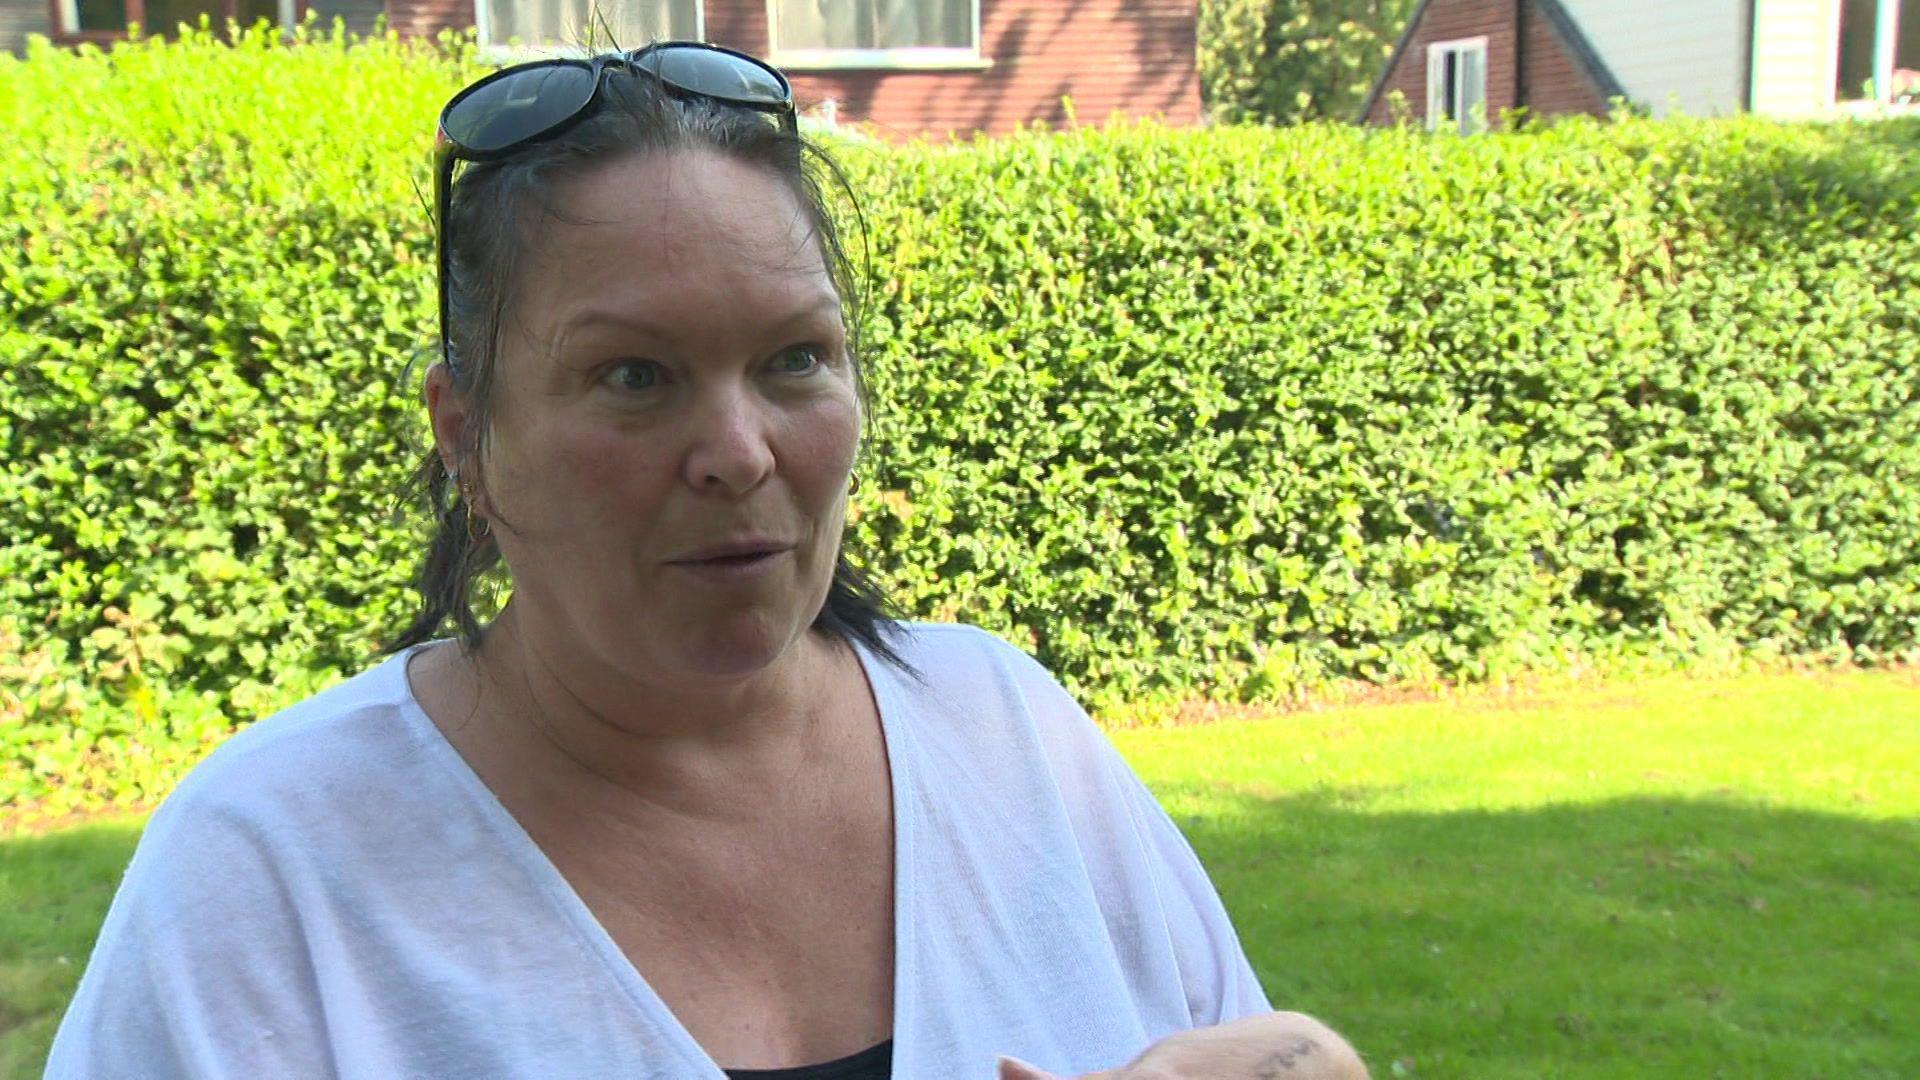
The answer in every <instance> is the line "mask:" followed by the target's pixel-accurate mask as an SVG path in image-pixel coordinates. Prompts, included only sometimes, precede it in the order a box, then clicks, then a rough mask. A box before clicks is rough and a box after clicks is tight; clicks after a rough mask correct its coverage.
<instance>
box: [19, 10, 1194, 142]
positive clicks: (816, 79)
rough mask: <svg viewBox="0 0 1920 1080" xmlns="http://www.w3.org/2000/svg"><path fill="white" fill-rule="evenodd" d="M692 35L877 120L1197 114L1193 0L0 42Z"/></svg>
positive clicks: (616, 16)
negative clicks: (297, 35)
mask: <svg viewBox="0 0 1920 1080" xmlns="http://www.w3.org/2000/svg"><path fill="white" fill-rule="evenodd" d="M589 11H592V12H594V15H595V20H596V22H604V23H605V24H606V27H607V28H608V29H609V30H610V31H611V33H612V35H613V39H614V40H616V41H620V42H622V43H639V42H645V41H648V40H652V39H655V38H668V37H672V38H697V39H702V40H707V41H713V42H717V43H719V44H723V45H730V46H732V47H734V48H737V49H741V50H743V51H745V52H749V53H752V54H754V55H756V56H765V57H768V58H770V59H771V60H772V61H773V62H774V63H775V64H777V65H779V66H780V67H781V68H782V69H783V70H785V71H786V72H787V73H788V74H789V75H790V76H791V77H792V79H793V83H794V92H795V94H796V96H797V97H798V99H799V101H800V104H801V106H802V107H803V108H805V109H808V110H810V111H812V112H814V113H816V114H819V115H825V116H827V117H830V118H835V119H838V120H841V121H846V120H857V121H866V122H870V123H871V124H873V125H874V126H875V127H876V128H877V129H878V130H879V131H881V132H882V133H883V134H888V135H913V134H935V135H938V134H944V133H948V132H954V133H960V134H966V133H970V132H975V131H980V132H986V133H989V134H999V133H1003V132H1006V131H1009V130H1011V129H1013V128H1015V127H1017V126H1019V125H1021V124H1026V123H1031V122H1035V121H1039V122H1043V123H1048V124H1061V123H1064V122H1066V120H1067V119H1068V115H1069V114H1068V106H1067V105H1065V104H1064V103H1063V99H1070V100H1071V102H1072V105H1071V110H1072V114H1073V115H1075V116H1077V117H1079V118H1080V119H1081V120H1083V121H1088V122H1098V121H1100V120H1104V119H1105V118H1106V117H1107V116H1108V115H1110V114H1112V113H1115V112H1120V113H1125V114H1128V115H1135V116H1143V115H1156V116H1160V117H1162V118H1164V119H1166V120H1167V121H1169V122H1171V123H1175V124H1191V123H1196V122H1198V121H1199V119H1200V82H1199V74H1198V70H1197V67H1196V61H1195V55H1194V48H1195V22H1196V19H1197V0H0V48H12V49H15V50H18V49H19V48H21V47H22V45H23V44H24V42H25V37H26V35H27V34H28V33H40V34H47V35H49V36H51V37H52V38H54V39H55V40H56V41H67V42H72V41H95V42H108V41H112V40H115V39H117V38H120V37H123V36H125V33H126V27H127V24H128V23H129V22H140V23H142V24H143V25H150V26H168V25H174V24H176V23H178V22H181V21H192V20H194V19H196V18H198V16H199V15H200V14H202V13H207V14H210V15H212V16H213V18H215V19H216V20H220V19H225V18H237V19H239V20H241V21H243V22H252V21H254V20H257V19H260V18H268V19H274V20H277V21H279V22H280V23H281V24H283V25H292V24H293V23H294V22H296V21H297V20H299V19H300V18H303V17H305V16H306V15H308V14H309V13H311V14H313V15H315V16H318V17H319V18H321V19H322V20H326V21H330V20H332V19H334V18H336V17H338V18H340V19H342V20H344V21H345V22H346V24H347V25H348V27H349V28H351V29H356V30H361V31H364V30H367V29H370V28H372V27H373V26H374V25H375V21H376V20H377V19H378V18H379V17H381V16H385V17H386V19H387V20H388V22H389V23H390V24H391V25H392V26H393V27H394V28H395V29H396V30H398V31H399V32H400V33H402V34H412V35H430V34H434V33H436V32H438V31H440V30H442V29H445V28H449V27H454V28H465V27H476V28H477V29H478V31H479V33H480V38H481V41H482V42H483V43H485V44H487V45H488V46H490V48H491V49H492V51H493V52H495V53H496V54H497V55H498V56H499V58H500V59H502V60H508V59H518V58H525V57H528V56H533V55H538V54H539V51H540V50H541V49H543V48H547V49H551V48H555V47H558V48H565V47H566V46H569V45H573V44H577V43H578V42H580V41H582V40H583V39H584V37H585V29H586V24H587V18H588V13H589Z"/></svg>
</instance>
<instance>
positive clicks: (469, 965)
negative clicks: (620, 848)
mask: <svg viewBox="0 0 1920 1080" xmlns="http://www.w3.org/2000/svg"><path fill="white" fill-rule="evenodd" d="M895 641H896V646H897V647H898V648H899V650H900V652H901V653H902V655H903V656H904V657H905V658H906V659H907V660H908V662H909V663H910V664H911V665H912V666H913V667H914V668H916V669H918V671H919V673H920V675H921V676H922V677H923V678H924V680H925V681H924V682H921V681H917V680H916V679H915V678H913V677H912V676H910V675H908V674H906V673H905V672H902V671H900V670H899V669H897V668H895V667H893V666H892V665H890V664H888V663H886V662H885V661H884V660H882V659H880V658H878V657H876V656H875V655H873V654H872V653H871V652H869V651H868V650H866V649H865V648H860V649H858V650H857V651H858V653H859V656H860V661H861V664H862V666H863V667H864V668H865V670H866V673H867V678H868V681H869V683H870V684H871V686H872V688H873V695H874V700H875V701H876V702H877V704H878V705H879V709H880V719H881V727H882V730H883V732H884V734H885V738H886V746H887V759H888V762H889V768H890V770H891V772H892V780H893V808H894V845H895V849H894V850H895V860H894V865H895V875H896V877H895V882H894V925H895V940H894V987H895V1000H894V1010H893V1040H894V1056H893V1075H894V1076H896V1077H916V1078H917V1077H981V1078H986V1077H990V1076H992V1075H993V1070H994V1063H995V1059H996V1057H997V1056H998V1055H1001V1054H1007V1055H1011V1056H1014V1057H1019V1058H1023V1059H1025V1060H1027V1061H1030V1062H1032V1063H1034V1064H1036V1065H1039V1066H1041V1067H1043V1068H1048V1069H1052V1070H1054V1071H1057V1072H1061V1073H1066V1074H1069V1075H1071V1074H1073V1073H1078V1072H1084V1071H1090V1070H1095V1069H1105V1068H1112V1067H1115V1066H1117V1065H1120V1064H1122V1063H1124V1062H1126V1061H1128V1060H1130V1059H1131V1058H1132V1057H1134V1056H1135V1055H1136V1054H1138V1053H1139V1052H1140V1051H1141V1050H1142V1049H1144V1048H1145V1047H1146V1046H1147V1045H1148V1044H1149V1043H1151V1042H1153V1041H1155V1040H1157V1039H1159V1038H1160V1037H1162V1036H1164V1035H1167V1034H1169V1033H1171V1032H1174V1031H1177V1030H1182V1029H1186V1028H1190V1027H1201V1026H1207V1025H1211V1024H1216V1023H1220V1022H1223V1021H1226V1020H1231V1019H1235V1018H1237V1017H1240V1016H1246V1015H1251V1014H1255V1013H1262V1012H1266V1011H1268V1009H1269V1006H1268V1004H1267V1001H1266V998H1265V996H1264V995H1263V994H1262V992H1261V989H1260V985H1259V983H1258V981H1257V980H1256V979H1255V977H1254V974H1253V971H1252V969H1251V968H1250V967H1249V965H1248V963H1247V960H1246V956H1245V955H1244V953H1243V952H1242V951H1241V948H1240V944H1239V942H1238V940H1237V939H1236V938H1235V936H1234V932H1233V928H1232V927H1231V926H1230V925H1229V923H1228V921H1227V916H1226V912H1225V911H1224V910H1223V909H1222V907H1221V904H1220V900H1219V898H1218V896H1217V895H1216V894H1215V892H1214V889H1213V887H1212V885H1211V884H1210V883H1209V882H1208V880H1207V876H1206V873H1205V871H1204V870H1203V869H1202V868H1201V866H1200V863H1199V861H1198V860H1197V859H1196V858H1195V857H1194V854H1193V851H1192V849H1191V848H1189V847H1188V845H1187V843H1186V841H1185V840H1184V839H1183V838H1182V837H1181V835H1180V833H1179V830H1178V829H1176V828H1175V826H1174V824H1173V822H1172V821H1171V820H1170V819H1169V818H1168V817H1167V815H1166V814H1165V813H1164V812H1162V810H1161V809H1160V807H1159V805H1158V804H1157V803H1156V802H1155V801H1154V799H1153V796H1152V795H1151V794H1150V793H1149V792H1148V791H1147V790H1146V788H1145V787H1143V786H1142V785H1141V783H1140V782H1139V780H1138V779H1136V778H1135V776H1134V775H1133V773H1132V772H1131V771H1130V770H1129V769H1128V768H1127V766H1126V764H1125V763H1124V762H1123V761H1122V760H1121V759H1120V757H1119V755H1118V754H1117V753H1116V752H1115V751H1114V750H1113V748H1112V746H1111V745H1110V744H1108V742H1107V741H1106V739H1105V738H1104V737H1103V736H1102V735H1101V734H1100V732H1099V730H1098V729H1097V728H1096V727H1095V726H1094V725H1093V723H1092V722H1091V721H1090V720H1089V719H1088V718H1087V716H1086V714H1085V713H1084V712H1083V711H1081V709H1080V708H1079V706H1078V705H1076V704H1075V703H1074V701H1073V700H1072V699H1071V698H1070V697H1069V696H1068V695H1067V693H1066V692H1065V691H1064V690H1063V689H1062V688H1061V687H1060V686H1059V684H1058V683H1056V682H1055V681H1054V680H1053V678H1052V677H1050V676H1049V675H1048V674H1047V673H1046V671H1044V670H1043V669H1042V668H1041V667H1040V665H1039V664H1037V663H1035V662H1034V661H1033V660H1032V659H1031V658H1029V657H1028V656H1027V655H1026V654H1024V653H1022V652H1021V651H1019V650H1018V649H1015V648H1013V647H1012V646H1010V645H1008V644H1006V643H1005V642H1002V641H1000V640H999V639H997V638H995V637H993V636H991V635H989V634H987V633H984V632H982V631H980V630H976V629H973V628H970V627H963V626H944V625H933V624H906V625H905V626H904V627H903V630H902V633H901V634H900V635H899V636H898V637H897V638H896V639H895ZM406 660H407V655H406V654H402V655H398V656H395V657H393V658H390V659H389V660H387V661H386V662H385V663H382V664H381V665H379V666H378V667H375V668H373V669H371V670H369V671H367V672H365V673H363V674H361V675H359V676H357V677H355V678H353V679H350V680H348V681H346V682H344V683H342V684H340V685H339V686H336V687H334V688H332V689H330V690H328V691H326V692H324V693H322V694H319V695H318V696H316V697H314V698H311V699H309V700H307V701H305V702H303V703H301V704H299V705H296V706H294V707H293V708H291V709H288V710H286V711H285V712H282V713H280V714H278V715H276V716H273V717H272V718H270V719H267V720H265V721H262V722H261V723H259V724H256V725H254V726H253V727H251V728H249V729H248V730H246V731H244V732H242V733H241V734H239V735H236V736H235V737H234V738H233V739H231V740H229V741H228V742H227V743H226V744H225V745H224V746H222V747H221V748H220V749H219V750H217V751H215V752H214V753H213V754H212V755H210V756H209V757H208V758H207V760H206V761H205V762H203V763H202V764H201V765H200V766H199V768H197V769H195V770H194V771H193V773H192V774H191V775H190V776H188V777H187V779H186V780H185V781H183V782H182V783H181V784H180V786H179V788H178V790H176V791H175V792H174V794H173V795H172V797H171V798H169V799H168V800H167V801H166V803H165V804H164V805H163V806H162V807H161V808H160V809H159V810H158V811H157V812H156V813H155V814H154V816H153V819H152V821H151V823H150V824H149V825H148V827H147V830H146V833H145V835H144V836H143V837H142V838H141V841H140V845H139V848H138V850H137V851H136V852H135V853H134V857H133V862H132V864H131V866H130V867H129V868H128V870H127V873H126V877H125V879H124V880H123V881H122V882H121V885H120V891H119V893H118V894H117V895H116V896H115V897H114V901H113V907H112V910H111V911H110V912H109V914H108V915H107V920H106V923H105V926H104V927H103V929H102V930H101V934H100V938H99V941H98V943H97V944H96V946H95V948H94V952H93V958H92V960H91V962H90V963H89V965H88V968H87V971H86V974H85V975H84V977H83V978H82V979H81V982H80V989H79V991H78V994H77V995H76V996H75V998H74V1000H73V1004H72V1005H71V1007H70V1008H69V1010H68V1012H67V1015H66V1018H65V1020H64V1021H63V1022H62V1024H61V1027H60V1032H59V1035H58V1037H57V1038H56V1040H55V1042H54V1047H53V1054H52V1057H51V1059H50V1061H49V1064H48V1070H47V1075H48V1076H49V1077H57V1078H66V1077H86V1078H98V1077H116V1078H117V1077H196V1078H215V1077H245V1078H248V1080H256V1078H260V1077H304V1076H345V1077H367V1078H378V1080H391V1078H397V1077H450V1078H451V1077H459V1078H463V1080H464V1078H478V1077H523V1076H524V1077H542V1078H546V1077H555V1078H573V1077H580V1078H587V1077H606V1078H609V1080H611V1078H614V1077H619V1078H621V1080H637V1078H642V1077H661V1078H665V1077H675V1078H678V1077H690V1078H698V1080H721V1077H722V1075H723V1074H722V1073H721V1071H720V1069H719V1067H718V1066H717V1065H716V1064H715V1063H714V1062H713V1061H712V1060H711V1059H709V1058H708V1057H707V1055H706V1054H705V1053H704V1052H703V1051H702V1050H701V1048H700V1046H699V1045H698V1044H697V1043H695V1042H694V1040H693V1038H692V1037H691V1036H690V1035H689V1034H688V1033H687V1031H686V1029H685V1028H684V1027H682V1026H681V1024H680V1023H679V1022H678V1021H677V1020H675V1018H674V1017H673V1015H672V1013H671V1012H670V1011H669V1010H668V1009H667V1007H666V1006H665V1005H664V1004H663V1003H662V1002H661V1000H660V998H659V997H658V996H657V995H656V994H655V993H654V992H653V990H652V989H651V988H650V987H649V986H648V985H647V981H646V978H645V967H646V964H645V961H644V959H643V960H642V961H641V962H640V965H639V970H636V969H635V967H634V965H633V964H632V963H631V962H629V961H628V959H627V958H626V956H625V955H624V954H622V953H621V951H620V949H619V948H618V947H617V946H616V945H615V944H614V942H613V941H612V939H611V938H610V937H609V936H608V935H607V933H606V931H605V930H604V929H603V928H602V927H601V926H600V924H599V923H598V922H596V921H595V919H594V917H593V915H592V913H591V912H589V911H588V909H587V907H586V905H585V904H583V903H582V902H581V900H580V898H579V896H578V895H576V894H575V893H574V891H573V889H572V888H571V887H570V886H569V885H568V884H567V882H566V880H565V879H564V878H562V877H561V875H560V874H559V873H558V871H556V870H555V869H554V867H553V865H552V864H551V863H550V862H548V861H547V859H546V857H545V856H544V855H543V854H542V853H541V851H540V849H539V848H538V847H537V846H536V845H535V844H534V843H533V842H532V841H531V840H530V839H529V838H528V836H527V834H526V833H525V832H524V831H522V830H521V828H520V827H519V825H518V824H517V823H516V822H515V821H514V819H513V817H512V816H511V815H509V814H508V813H507V812H506V810H505V809H504V808H503V807H502V806H501V805H500V803H499V802H498V801H496V800H495V799H494V797H493V795H492V793H491V792H490V791H489V790H488V789H487V787H486V786H485V785H484V784H483V783H481V781H480V780H479V778H478V777H477V776H476V775H475V774H474V773H473V771H472V770H471V769H470V768H469V767H468V766H467V764H466V762H465V760H464V759H463V758H461V757H460V755H459V754H458V753H457V752H455V751H454V749H453V748H452V746H451V745H449V744H448V743H447V741H446V739H445V738H444V737H443V736H442V735H441V734H440V731H439V729H438V728H436V727H435V726H434V724H433V722H432V721H431V720H429V719H428V718H427V716H426V714H425V713H424V712H423V711H422V710H421V708H420V706H419V703H418V702H417V701H416V700H415V699H414V696H413V693H412V690H411V688H410V686H409V684H408V681H407V676H406ZM792 1064H794V1065H801V1064H806V1063H804V1062H793V1063H792Z"/></svg>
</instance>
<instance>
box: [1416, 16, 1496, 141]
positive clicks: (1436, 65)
mask: <svg viewBox="0 0 1920 1080" xmlns="http://www.w3.org/2000/svg"><path fill="white" fill-rule="evenodd" d="M1455 53H1479V54H1480V106H1481V108H1482V109H1485V108H1486V103H1487V36H1486V35H1485V34H1482V35H1480V36H1479V37H1470V38H1454V39H1453V40H1451V41H1435V42H1432V43H1430V44H1428V46H1427V130H1428V131H1438V130H1440V116H1441V108H1440V106H1441V104H1442V103H1443V102H1444V101H1445V92H1444V90H1443V89H1442V88H1441V86H1440V74H1439V73H1440V72H1441V71H1444V70H1445V64H1446V58H1447V56H1448V55H1449V54H1455ZM1460 96H1461V95H1459V94H1456V95H1455V97H1456V98H1458V97H1460ZM1451 120H1452V124H1453V126H1454V127H1455V129H1456V130H1458V131H1459V132H1461V133H1462V134H1473V133H1474V132H1478V131H1483V130H1485V128H1486V125H1487V118H1486V117H1484V116H1483V117H1479V118H1476V117H1474V116H1473V115H1471V114H1467V115H1462V116H1457V117H1453V118H1451Z"/></svg>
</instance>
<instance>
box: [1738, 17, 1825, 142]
mask: <svg viewBox="0 0 1920 1080" xmlns="http://www.w3.org/2000/svg"><path fill="white" fill-rule="evenodd" d="M1839 42H1840V5H1839V3H1837V2H1836V0H1760V6H1759V12H1758V17H1757V18H1756V19H1755V20H1754V30H1753V111H1754V112H1757V113H1764V114H1766V115H1769V116H1806V115H1808V114H1809V113H1815V112H1819V111H1822V110H1824V109H1827V108H1828V107H1830V106H1832V104H1833V81H1834V78H1835V76H1836V74H1837V72H1836V64H1837V63H1838V52H1837V50H1838V48H1839Z"/></svg>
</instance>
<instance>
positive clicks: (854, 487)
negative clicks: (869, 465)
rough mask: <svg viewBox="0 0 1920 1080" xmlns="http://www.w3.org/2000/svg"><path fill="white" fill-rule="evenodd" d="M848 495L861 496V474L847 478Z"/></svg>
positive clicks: (854, 474)
mask: <svg viewBox="0 0 1920 1080" xmlns="http://www.w3.org/2000/svg"><path fill="white" fill-rule="evenodd" d="M847 494H849V495H858V494H860V474H859V473H853V474H851V475H849V476H848V477H847Z"/></svg>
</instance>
